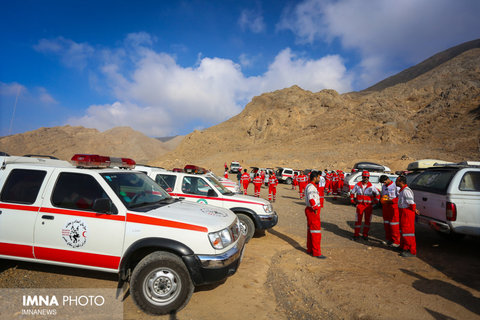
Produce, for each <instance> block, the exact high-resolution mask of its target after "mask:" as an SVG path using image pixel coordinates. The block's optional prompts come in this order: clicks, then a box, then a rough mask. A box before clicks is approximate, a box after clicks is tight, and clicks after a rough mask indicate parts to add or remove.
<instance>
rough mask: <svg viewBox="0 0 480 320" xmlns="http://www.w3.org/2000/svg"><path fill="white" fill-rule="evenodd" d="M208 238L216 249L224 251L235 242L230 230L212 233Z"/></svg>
mask: <svg viewBox="0 0 480 320" xmlns="http://www.w3.org/2000/svg"><path fill="white" fill-rule="evenodd" d="M208 238H209V239H210V243H211V244H212V246H213V247H214V248H215V249H223V248H225V247H227V246H229V245H230V244H231V243H232V242H233V241H232V235H231V234H230V231H229V230H228V228H227V229H223V230H221V231H217V232H211V233H209V234H208Z"/></svg>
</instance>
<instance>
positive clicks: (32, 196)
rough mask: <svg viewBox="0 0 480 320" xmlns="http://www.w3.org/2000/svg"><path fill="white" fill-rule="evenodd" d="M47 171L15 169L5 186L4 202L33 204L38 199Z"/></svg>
mask: <svg viewBox="0 0 480 320" xmlns="http://www.w3.org/2000/svg"><path fill="white" fill-rule="evenodd" d="M46 174H47V172H46V171H41V170H28V169H13V170H12V171H11V172H10V174H9V175H8V178H7V181H6V182H5V185H4V186H3V190H2V194H1V195H0V199H1V200H2V202H12V203H22V204H33V203H34V202H35V200H36V199H37V196H38V192H39V191H40V187H41V186H42V183H43V180H44V178H45V175H46Z"/></svg>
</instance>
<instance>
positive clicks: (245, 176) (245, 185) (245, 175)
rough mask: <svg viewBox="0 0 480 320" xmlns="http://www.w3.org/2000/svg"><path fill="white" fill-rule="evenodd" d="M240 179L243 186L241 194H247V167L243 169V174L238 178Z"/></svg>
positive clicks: (248, 176)
mask: <svg viewBox="0 0 480 320" xmlns="http://www.w3.org/2000/svg"><path fill="white" fill-rule="evenodd" d="M240 181H241V183H242V186H243V194H244V195H246V194H247V189H248V184H249V183H250V175H249V174H248V172H247V169H243V174H242V177H241V178H240Z"/></svg>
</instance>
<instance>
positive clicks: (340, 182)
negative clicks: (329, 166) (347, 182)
mask: <svg viewBox="0 0 480 320" xmlns="http://www.w3.org/2000/svg"><path fill="white" fill-rule="evenodd" d="M344 179H345V174H344V173H343V171H342V170H339V171H338V193H339V194H342V189H343V180H344Z"/></svg>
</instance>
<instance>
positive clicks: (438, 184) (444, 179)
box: [410, 170, 457, 194]
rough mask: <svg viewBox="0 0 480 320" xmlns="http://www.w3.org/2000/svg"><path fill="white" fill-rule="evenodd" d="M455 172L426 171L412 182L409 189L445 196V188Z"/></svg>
mask: <svg viewBox="0 0 480 320" xmlns="http://www.w3.org/2000/svg"><path fill="white" fill-rule="evenodd" d="M456 173H457V170H427V171H424V172H422V173H421V174H420V175H419V176H418V177H417V178H416V179H415V180H413V182H412V185H411V186H410V188H412V189H414V190H420V191H426V192H432V193H438V194H446V193H447V188H448V186H449V184H450V181H452V178H453V176H454V175H455V174H456Z"/></svg>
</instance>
